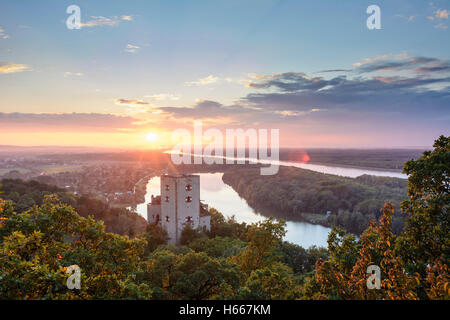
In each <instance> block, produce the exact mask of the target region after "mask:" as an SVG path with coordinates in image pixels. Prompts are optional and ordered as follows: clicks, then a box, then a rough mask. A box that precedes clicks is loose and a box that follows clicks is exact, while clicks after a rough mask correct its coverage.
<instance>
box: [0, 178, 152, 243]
mask: <svg viewBox="0 0 450 320" xmlns="http://www.w3.org/2000/svg"><path fill="white" fill-rule="evenodd" d="M2 184H3V186H2V187H1V190H3V192H4V196H3V198H4V199H5V200H11V201H12V202H13V203H14V204H15V210H16V211H18V212H24V211H26V210H29V209H31V208H32V207H33V206H34V205H42V203H43V200H44V197H45V196H47V195H50V194H56V195H57V196H58V198H59V199H60V200H61V201H62V202H63V203H65V204H67V205H70V206H72V207H74V208H75V210H76V211H77V213H78V214H79V215H80V216H82V217H86V218H87V217H89V216H92V217H94V219H95V220H101V221H103V222H104V223H105V226H106V231H108V232H114V233H118V234H123V235H125V234H126V235H129V236H134V235H136V234H138V233H141V232H142V231H144V229H145V224H146V223H145V219H144V218H142V217H141V216H139V215H138V214H136V213H134V212H130V211H129V210H126V209H124V208H116V207H110V206H109V205H108V204H106V203H104V202H103V201H101V200H98V199H93V198H90V197H88V196H85V195H82V196H79V197H76V196H74V195H73V194H70V193H67V192H65V191H64V190H63V189H61V188H58V187H56V186H50V185H47V184H44V183H39V182H37V181H22V180H19V179H16V180H13V179H3V180H2Z"/></svg>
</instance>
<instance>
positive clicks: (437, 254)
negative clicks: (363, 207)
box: [397, 136, 450, 298]
mask: <svg viewBox="0 0 450 320" xmlns="http://www.w3.org/2000/svg"><path fill="white" fill-rule="evenodd" d="M433 147H434V150H432V151H426V152H424V153H423V156H422V157H420V158H419V159H417V160H410V161H408V162H406V164H405V166H404V173H406V174H408V175H409V178H408V196H409V199H408V200H406V201H405V202H404V203H403V204H402V210H403V212H404V213H405V214H408V215H409V218H408V219H407V220H406V226H405V232H404V233H403V234H402V236H401V237H400V239H399V243H398V246H397V251H398V253H399V254H401V255H402V257H403V259H404V261H405V263H406V268H407V270H408V271H409V272H411V273H415V272H418V273H419V275H420V280H421V286H419V287H418V289H417V290H418V294H419V295H420V297H421V298H425V297H426V294H427V293H429V292H430V290H433V289H432V287H430V285H431V284H430V283H428V284H427V282H428V281H427V279H432V278H433V277H432V276H430V277H429V276H428V273H429V272H431V270H432V269H433V268H434V270H441V272H444V273H446V272H447V271H446V270H448V262H449V258H450V238H449V234H450V216H449V209H450V208H449V206H450V195H449V189H450V137H444V136H441V137H439V139H437V140H436V141H435V143H434V145H433ZM447 277H448V273H447ZM447 294H448V292H447ZM434 296H435V295H434V294H432V295H431V296H429V297H434Z"/></svg>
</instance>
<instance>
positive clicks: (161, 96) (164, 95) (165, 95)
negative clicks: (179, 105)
mask: <svg viewBox="0 0 450 320" xmlns="http://www.w3.org/2000/svg"><path fill="white" fill-rule="evenodd" d="M144 98H150V99H152V100H156V101H163V100H171V101H176V100H180V96H178V95H174V94H170V93H160V94H152V95H146V96H144Z"/></svg>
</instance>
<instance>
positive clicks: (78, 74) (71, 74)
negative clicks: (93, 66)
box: [64, 71, 83, 78]
mask: <svg viewBox="0 0 450 320" xmlns="http://www.w3.org/2000/svg"><path fill="white" fill-rule="evenodd" d="M72 76H74V77H82V76H83V73H81V72H69V71H67V72H64V78H68V77H72Z"/></svg>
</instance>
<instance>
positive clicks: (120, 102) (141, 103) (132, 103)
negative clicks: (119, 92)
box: [114, 99, 149, 106]
mask: <svg viewBox="0 0 450 320" xmlns="http://www.w3.org/2000/svg"><path fill="white" fill-rule="evenodd" d="M114 102H115V104H117V105H124V106H146V105H149V103H148V102H146V101H143V100H137V99H134V100H133V99H116V100H115V101H114Z"/></svg>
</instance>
